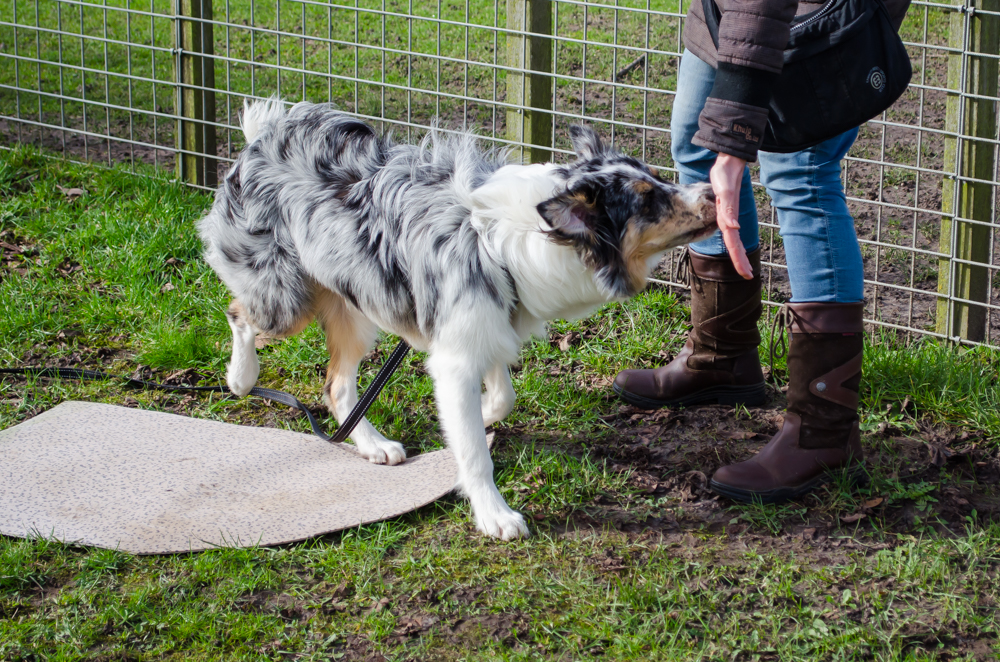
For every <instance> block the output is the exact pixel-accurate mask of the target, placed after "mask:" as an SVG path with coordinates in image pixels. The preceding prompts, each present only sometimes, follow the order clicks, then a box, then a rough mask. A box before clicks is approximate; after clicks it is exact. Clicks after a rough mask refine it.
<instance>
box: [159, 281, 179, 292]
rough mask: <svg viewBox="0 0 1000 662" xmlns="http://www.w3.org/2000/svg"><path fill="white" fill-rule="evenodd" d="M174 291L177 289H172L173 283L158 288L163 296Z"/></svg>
mask: <svg viewBox="0 0 1000 662" xmlns="http://www.w3.org/2000/svg"><path fill="white" fill-rule="evenodd" d="M176 289H177V288H176V287H174V284H173V283H170V282H168V283H167V284H166V285H164V286H163V287H161V288H160V292H162V293H163V294H166V293H167V292H171V291H173V290H176Z"/></svg>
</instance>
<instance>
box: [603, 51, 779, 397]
mask: <svg viewBox="0 0 1000 662" xmlns="http://www.w3.org/2000/svg"><path fill="white" fill-rule="evenodd" d="M714 82H715V69H713V68H712V67H711V66H709V65H708V64H706V63H705V62H702V61H701V60H699V59H698V58H697V57H696V56H695V55H693V54H692V53H690V52H688V51H685V52H684V56H683V57H682V59H681V66H680V72H679V73H678V78H677V96H676V97H675V98H674V108H673V113H672V115H671V120H670V130H671V134H672V142H671V153H672V154H673V157H674V163H675V164H676V165H677V168H678V169H679V170H680V175H681V176H680V181H681V183H682V184H695V183H700V182H707V181H708V173H709V170H711V168H712V164H714V163H715V156H716V154H715V152H712V151H711V150H708V149H705V148H703V147H698V146H697V145H694V144H692V143H691V138H692V137H694V134H695V132H696V131H697V130H698V116H699V115H700V113H701V109H702V107H703V106H704V105H705V99H707V98H708V94H709V92H711V91H712V85H713V83H714ZM740 236H741V238H742V239H743V244H744V246H746V247H747V253H748V257H749V258H750V263H751V266H752V267H753V271H754V276H755V277H754V279H752V280H744V279H743V277H741V276H740V275H739V274H738V273H736V269H735V268H734V267H733V265H732V263H731V262H730V260H729V255H728V253H727V252H726V248H725V245H724V244H723V242H722V237H721V234H720V233H718V232H717V233H716V234H715V235H714V236H712V237H710V238H708V239H706V240H705V241H702V242H699V243H697V244H692V245H691V249H693V250H690V251H689V253H688V258H689V260H690V269H689V282H690V284H691V324H692V327H693V328H692V330H691V334H690V336H689V337H688V341H687V344H686V345H685V346H684V349H683V350H682V351H681V353H680V354H679V355H678V356H677V357H676V358H675V359H674V360H673V361H671V362H670V363H669V364H668V365H666V366H663V367H661V368H656V369H653V370H623V371H622V372H620V373H619V374H618V376H617V377H616V378H615V383H614V390H615V392H616V393H618V394H619V395H620V396H621V397H622V398H623V399H624V400H626V401H627V402H630V403H632V404H634V405H638V406H640V407H646V408H655V407H670V406H677V405H696V404H713V403H714V404H747V405H755V404H762V403H763V402H764V398H765V391H764V376H763V374H762V373H761V369H760V360H759V359H758V356H757V346H758V345H759V344H760V334H759V333H758V331H757V320H759V319H760V315H761V303H760V252H759V250H757V245H758V243H759V238H758V236H757V209H756V206H755V205H754V199H753V191H752V190H751V188H750V172H749V169H748V170H747V171H746V173H745V175H744V178H743V186H742V190H741V195H740Z"/></svg>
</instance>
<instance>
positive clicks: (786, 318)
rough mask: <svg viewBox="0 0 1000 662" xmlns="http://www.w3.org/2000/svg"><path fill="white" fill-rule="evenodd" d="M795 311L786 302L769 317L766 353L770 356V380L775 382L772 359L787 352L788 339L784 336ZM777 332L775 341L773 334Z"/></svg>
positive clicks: (779, 357) (790, 324)
mask: <svg viewBox="0 0 1000 662" xmlns="http://www.w3.org/2000/svg"><path fill="white" fill-rule="evenodd" d="M794 318H795V313H794V312H793V311H792V309H791V308H790V307H789V306H788V304H785V305H783V306H782V307H781V308H779V309H778V312H777V313H775V315H774V317H773V318H771V334H770V338H769V340H768V345H769V347H768V355H769V357H770V364H771V380H772V381H774V382H775V383H777V375H776V374H775V371H774V360H775V359H781V358H784V357H785V356H786V355H787V354H788V341H787V339H786V336H785V332H786V331H788V332H789V333H790V332H791V329H792V322H793V321H794ZM775 333H777V334H778V340H777V342H775V340H774V334H775Z"/></svg>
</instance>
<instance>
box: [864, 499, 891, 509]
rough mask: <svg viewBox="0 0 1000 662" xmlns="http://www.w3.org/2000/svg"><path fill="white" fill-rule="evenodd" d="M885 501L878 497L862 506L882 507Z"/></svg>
mask: <svg viewBox="0 0 1000 662" xmlns="http://www.w3.org/2000/svg"><path fill="white" fill-rule="evenodd" d="M883 501H885V499H884V498H882V497H876V498H874V499H870V500H869V501H865V502H864V503H863V504H861V505H862V506H864V507H865V508H874V507H875V506H878V505H880V504H881V503H882V502H883Z"/></svg>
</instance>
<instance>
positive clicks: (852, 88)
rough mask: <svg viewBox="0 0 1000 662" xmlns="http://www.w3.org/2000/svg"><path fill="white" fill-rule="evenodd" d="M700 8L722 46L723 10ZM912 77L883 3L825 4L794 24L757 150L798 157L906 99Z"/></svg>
mask: <svg viewBox="0 0 1000 662" xmlns="http://www.w3.org/2000/svg"><path fill="white" fill-rule="evenodd" d="M702 3H703V6H704V8H705V23H706V24H707V25H708V31H709V33H710V34H711V35H712V41H713V42H715V47H716V48H718V47H719V21H720V20H721V19H722V13H721V12H720V10H719V8H718V6H717V5H716V4H715V2H714V0H702ZM912 73H913V71H912V69H911V67H910V57H909V55H907V53H906V48H905V47H904V46H903V41H902V40H901V39H900V38H899V35H898V34H896V30H895V29H894V28H893V26H892V19H891V18H890V16H889V11H888V10H887V9H886V7H885V4H884V3H883V2H882V0H828V1H827V3H826V4H825V5H823V6H822V7H821V8H820V9H817V10H816V11H814V12H810V13H808V14H803V15H801V16H796V17H795V19H794V20H793V21H792V24H791V35H790V36H789V39H788V47H787V48H786V49H785V64H784V68H783V70H782V72H781V76H779V77H778V82H777V83H776V84H775V86H774V92H773V96H772V97H771V104H770V111H771V112H770V114H769V116H768V118H767V128H766V129H765V131H764V140H763V143H762V144H761V148H760V149H761V150H763V151H765V152H797V151H799V150H801V149H805V148H807V147H812V146H813V145H817V144H819V143H821V142H823V141H824V140H828V139H830V138H833V137H834V136H837V135H840V134H841V133H843V132H844V131H847V130H848V129H852V128H854V127H856V126H860V125H861V124H864V123H865V122H867V121H868V120H870V119H871V118H873V117H875V116H876V115H878V114H879V113H881V112H882V111H883V110H885V109H886V108H888V107H889V106H891V105H892V104H893V103H894V102H895V101H896V99H898V98H899V97H900V95H902V94H903V92H904V91H905V90H906V86H907V85H909V83H910V76H911V75H912Z"/></svg>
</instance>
